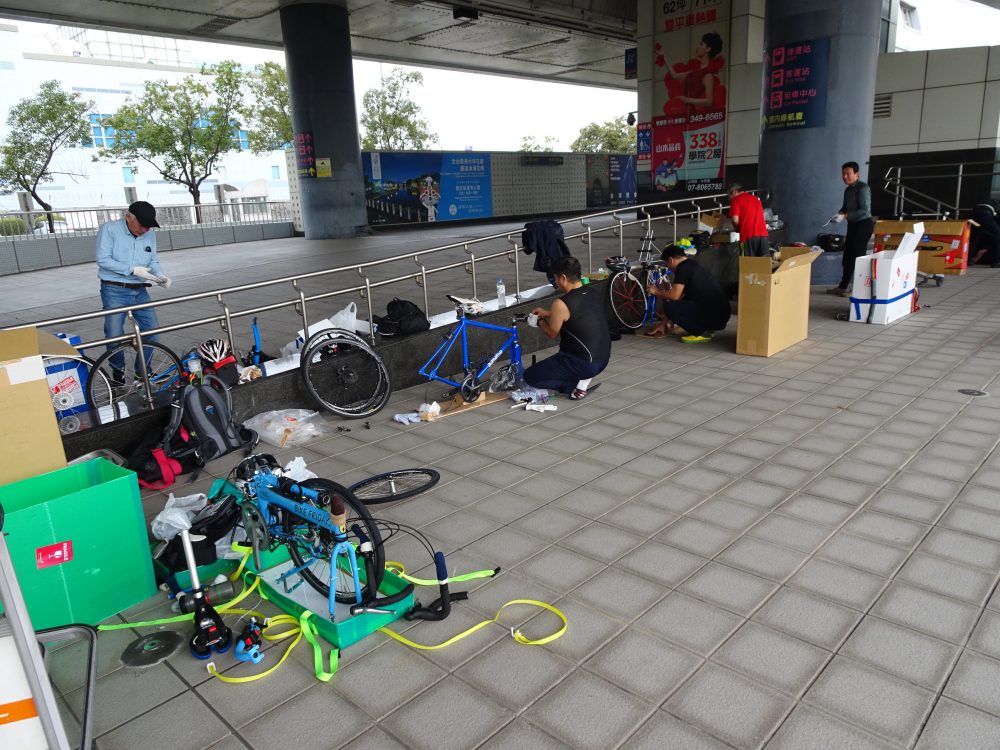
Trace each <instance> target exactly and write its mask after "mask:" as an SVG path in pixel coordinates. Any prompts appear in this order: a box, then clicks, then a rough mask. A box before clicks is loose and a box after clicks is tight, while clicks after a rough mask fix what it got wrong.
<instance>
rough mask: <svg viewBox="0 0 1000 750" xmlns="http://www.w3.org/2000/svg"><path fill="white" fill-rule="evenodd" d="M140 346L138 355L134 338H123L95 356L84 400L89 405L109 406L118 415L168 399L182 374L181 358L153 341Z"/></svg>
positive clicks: (132, 412) (149, 407)
mask: <svg viewBox="0 0 1000 750" xmlns="http://www.w3.org/2000/svg"><path fill="white" fill-rule="evenodd" d="M142 350H143V355H142V356H139V354H138V350H137V348H136V345H135V342H134V341H123V342H121V343H120V344H115V345H113V346H111V347H110V348H109V349H108V350H107V351H105V352H104V354H102V355H101V356H100V357H98V358H97V360H96V361H95V362H94V365H93V367H92V368H91V372H92V373H96V374H97V376H96V377H90V378H89V379H88V380H87V403H88V404H90V406H91V408H92V409H96V410H98V411H99V412H100V411H101V410H102V409H105V408H107V407H110V410H111V411H112V412H113V414H114V418H117V416H123V417H124V416H127V415H129V414H137V413H139V412H143V411H149V410H150V409H156V408H158V407H160V406H166V405H168V404H169V403H170V401H171V399H172V398H173V391H174V389H175V388H176V387H177V385H178V384H180V383H181V381H182V380H183V378H184V373H185V369H184V367H183V366H182V365H181V360H180V358H178V356H177V355H176V354H174V353H173V352H172V351H171V350H170V349H168V348H167V347H166V346H164V345H163V344H161V343H159V342H156V341H147V342H144V343H143V345H142ZM147 384H148V389H147ZM105 413H106V412H105Z"/></svg>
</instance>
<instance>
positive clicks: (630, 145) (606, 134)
mask: <svg viewBox="0 0 1000 750" xmlns="http://www.w3.org/2000/svg"><path fill="white" fill-rule="evenodd" d="M569 147H570V149H571V150H572V151H575V152H577V153H584V154H634V153H635V128H634V127H632V126H631V125H629V124H628V123H626V122H625V118H624V117H619V118H618V119H617V120H608V121H607V122H606V123H604V124H603V125H599V124H597V123H596V122H592V123H590V124H589V125H584V126H583V127H582V128H580V135H579V136H578V137H577V139H576V140H575V141H573V142H572V143H571V144H570V146H569Z"/></svg>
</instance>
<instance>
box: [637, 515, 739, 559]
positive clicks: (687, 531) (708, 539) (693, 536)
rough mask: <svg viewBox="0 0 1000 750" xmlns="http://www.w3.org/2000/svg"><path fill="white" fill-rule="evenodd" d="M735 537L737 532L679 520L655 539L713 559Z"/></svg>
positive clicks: (693, 520) (699, 522) (684, 519)
mask: <svg viewBox="0 0 1000 750" xmlns="http://www.w3.org/2000/svg"><path fill="white" fill-rule="evenodd" d="M737 536H738V532H735V531H732V530H731V529H723V528H721V527H719V526H715V525H714V524H710V523H705V522H704V521H699V520H697V519H695V518H680V519H678V520H677V521H676V522H675V523H673V524H671V525H670V526H668V527H667V528H666V529H664V530H663V531H661V532H660V533H659V534H657V535H656V537H655V539H656V541H658V542H663V543H664V544H669V545H671V546H674V547H680V548H681V549H684V550H687V551H688V552H693V553H694V554H696V555H701V556H702V557H715V555H717V554H718V553H719V552H721V551H722V550H724V549H725V548H726V547H728V546H729V545H730V544H731V543H732V541H733V540H734V539H735V538H736V537H737Z"/></svg>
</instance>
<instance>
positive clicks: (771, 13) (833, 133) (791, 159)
mask: <svg viewBox="0 0 1000 750" xmlns="http://www.w3.org/2000/svg"><path fill="white" fill-rule="evenodd" d="M880 6H881V3H878V2H873V0H767V6H766V11H765V14H764V45H765V49H766V50H770V49H771V48H773V47H776V46H778V45H781V44H790V43H792V42H799V41H806V40H810V39H819V38H824V37H826V38H829V39H830V60H829V72H828V85H827V100H826V124H825V125H824V126H823V127H815V128H802V129H794V128H792V129H788V130H771V131H767V130H762V135H761V143H760V161H759V166H758V183H759V184H760V186H761V187H765V188H767V189H768V190H770V191H771V203H770V205H771V206H772V207H773V209H774V210H775V211H776V212H777V213H779V214H780V215H781V218H782V219H783V220H784V221H785V224H786V225H787V230H786V231H787V234H786V237H787V239H788V241H789V242H806V243H808V244H813V243H814V242H815V241H816V235H817V233H818V230H819V227H820V225H822V224H823V223H824V222H825V221H826V220H827V219H828V218H830V216H832V215H833V214H834V213H835V212H836V211H837V209H839V208H840V206H841V203H842V200H843V195H844V184H843V183H842V182H841V179H840V165H841V164H843V163H844V162H846V161H856V162H858V164H859V165H860V166H861V179H862V180H864V181H866V182H869V180H868V159H869V155H870V153H871V140H872V107H873V104H874V99H875V74H876V68H877V64H878V39H879V20H880ZM875 189H878V188H877V186H873V190H875ZM840 231H843V230H840Z"/></svg>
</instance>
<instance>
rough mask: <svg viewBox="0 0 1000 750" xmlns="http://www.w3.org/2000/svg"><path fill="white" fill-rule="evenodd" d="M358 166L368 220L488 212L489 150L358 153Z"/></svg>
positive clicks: (450, 218)
mask: <svg viewBox="0 0 1000 750" xmlns="http://www.w3.org/2000/svg"><path fill="white" fill-rule="evenodd" d="M361 168H362V171H363V173H364V178H365V203H366V205H367V207H368V222H369V223H370V224H398V223H403V222H422V221H455V220H459V219H485V218H489V217H491V216H492V215H493V189H492V185H491V178H490V155H489V154H485V153H476V152H462V153H417V152H413V153H409V152H386V153H382V152H363V153H362V154H361Z"/></svg>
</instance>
